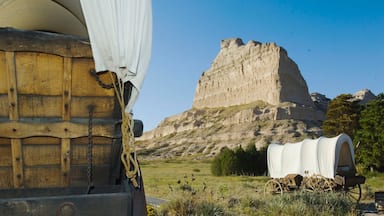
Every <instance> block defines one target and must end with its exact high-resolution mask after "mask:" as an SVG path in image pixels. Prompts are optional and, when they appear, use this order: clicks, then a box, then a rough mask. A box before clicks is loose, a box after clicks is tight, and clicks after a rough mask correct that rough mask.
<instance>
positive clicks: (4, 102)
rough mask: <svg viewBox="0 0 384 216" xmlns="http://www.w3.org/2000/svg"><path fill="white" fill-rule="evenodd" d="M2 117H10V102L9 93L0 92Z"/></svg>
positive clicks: (0, 114)
mask: <svg viewBox="0 0 384 216" xmlns="http://www.w3.org/2000/svg"><path fill="white" fill-rule="evenodd" d="M0 117H7V118H8V117H9V102H8V95H7V94H0Z"/></svg>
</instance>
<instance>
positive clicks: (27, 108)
mask: <svg viewBox="0 0 384 216" xmlns="http://www.w3.org/2000/svg"><path fill="white" fill-rule="evenodd" d="M61 110H62V96H61V95H60V96H43V95H19V113H20V117H61Z"/></svg>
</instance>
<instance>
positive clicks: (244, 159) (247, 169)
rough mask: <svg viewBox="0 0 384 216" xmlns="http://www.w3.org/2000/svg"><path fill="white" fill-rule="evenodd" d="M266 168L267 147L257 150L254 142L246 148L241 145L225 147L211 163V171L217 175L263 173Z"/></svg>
mask: <svg viewBox="0 0 384 216" xmlns="http://www.w3.org/2000/svg"><path fill="white" fill-rule="evenodd" d="M266 170H267V153H266V148H263V149H261V150H257V149H256V146H255V145H254V144H250V145H248V146H247V147H246V149H245V150H244V149H243V148H242V147H241V146H239V147H238V148H236V149H235V150H232V149H229V148H227V147H225V148H223V149H222V150H221V151H220V153H219V154H218V155H217V156H216V157H215V158H214V159H213V161H212V164H211V172H212V174H213V175H216V176H226V175H262V174H264V173H265V172H266Z"/></svg>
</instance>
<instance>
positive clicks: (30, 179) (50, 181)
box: [24, 165, 61, 188]
mask: <svg viewBox="0 0 384 216" xmlns="http://www.w3.org/2000/svg"><path fill="white" fill-rule="evenodd" d="M24 172H25V173H24V175H25V186H26V187H27V188H42V187H43V188H47V187H58V186H60V183H61V182H60V181H61V178H60V174H61V172H60V165H59V166H56V167H53V166H49V167H43V166H42V167H26V168H25V171H24Z"/></svg>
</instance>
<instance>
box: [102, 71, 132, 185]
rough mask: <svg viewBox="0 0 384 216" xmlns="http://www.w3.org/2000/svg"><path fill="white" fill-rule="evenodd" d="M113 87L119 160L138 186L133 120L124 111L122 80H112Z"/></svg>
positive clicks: (112, 78) (130, 178) (129, 177)
mask: <svg viewBox="0 0 384 216" xmlns="http://www.w3.org/2000/svg"><path fill="white" fill-rule="evenodd" d="M109 74H110V76H111V80H114V76H113V74H112V72H111V71H110V72H109ZM112 83H113V89H114V90H115V93H116V97H117V100H118V102H119V105H120V109H121V118H122V123H121V133H122V152H121V162H122V163H123V165H124V168H125V175H126V176H127V178H128V179H129V180H130V181H131V182H132V184H133V186H134V187H135V188H137V187H139V184H138V182H137V180H136V177H137V174H138V171H139V164H138V162H137V157H136V149H135V138H134V133H133V125H134V121H133V118H132V114H131V113H126V112H125V101H124V82H122V81H121V80H119V81H118V82H112Z"/></svg>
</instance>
